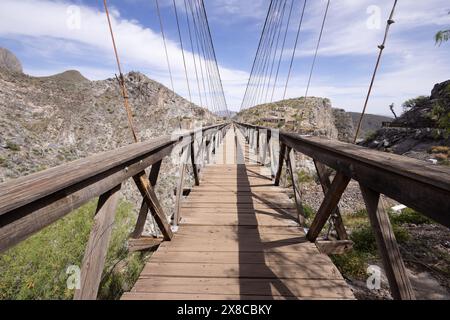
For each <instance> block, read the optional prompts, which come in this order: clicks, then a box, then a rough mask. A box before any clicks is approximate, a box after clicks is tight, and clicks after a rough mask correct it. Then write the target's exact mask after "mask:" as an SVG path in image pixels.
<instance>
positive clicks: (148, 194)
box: [133, 171, 173, 240]
mask: <svg viewBox="0 0 450 320" xmlns="http://www.w3.org/2000/svg"><path fill="white" fill-rule="evenodd" d="M133 179H134V182H135V183H136V186H137V187H138V189H139V191H140V192H141V194H142V196H143V197H144V200H145V202H147V205H148V206H149V208H150V211H151V213H152V215H153V217H154V218H155V221H156V224H157V225H158V227H159V229H160V230H161V232H162V234H163V235H164V239H165V240H171V239H172V237H173V233H172V230H171V229H170V225H169V223H168V222H167V217H166V215H165V213H164V210H163V208H162V207H161V204H160V203H159V200H158V197H157V196H156V193H155V191H154V190H153V187H152V186H151V185H150V183H149V181H148V180H147V177H146V174H145V171H142V172H141V173H139V174H137V175H136V176H134V177H133Z"/></svg>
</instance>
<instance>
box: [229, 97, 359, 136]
mask: <svg viewBox="0 0 450 320" xmlns="http://www.w3.org/2000/svg"><path fill="white" fill-rule="evenodd" d="M236 119H237V120H238V121H241V122H246V123H251V124H256V125H262V126H269V127H275V128H280V129H284V130H286V131H295V132H298V133H301V134H310V135H315V136H326V137H329V138H332V139H337V138H338V136H339V132H338V129H337V128H336V126H335V119H334V115H333V109H332V107H331V102H330V100H328V99H324V98H316V97H310V98H307V99H306V101H305V99H304V98H297V99H289V100H283V101H279V102H275V103H270V104H264V105H260V106H256V107H253V108H249V109H246V110H244V111H242V112H240V113H238V114H237V115H236ZM348 125H351V121H350V122H348ZM343 126H345V125H344V124H343Z"/></svg>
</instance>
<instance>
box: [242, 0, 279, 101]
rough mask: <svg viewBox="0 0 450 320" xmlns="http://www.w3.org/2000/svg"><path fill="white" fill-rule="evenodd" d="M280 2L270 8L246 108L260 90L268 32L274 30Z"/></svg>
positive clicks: (276, 1)
mask: <svg viewBox="0 0 450 320" xmlns="http://www.w3.org/2000/svg"><path fill="white" fill-rule="evenodd" d="M278 4H279V1H278V0H275V2H274V3H273V5H272V6H271V7H270V8H269V12H268V21H267V26H266V28H265V30H263V33H262V37H263V39H262V43H261V48H260V50H259V52H257V56H256V64H255V72H254V74H253V79H251V81H250V88H249V95H248V97H247V100H246V103H245V105H244V107H245V108H248V107H250V106H251V105H252V102H253V101H254V97H255V93H256V92H257V91H258V90H259V84H260V82H261V81H260V73H261V68H262V64H263V57H264V56H265V51H266V50H267V48H266V47H267V42H268V39H269V36H268V34H269V33H270V31H271V30H272V25H273V18H274V13H275V12H276V10H277V6H278Z"/></svg>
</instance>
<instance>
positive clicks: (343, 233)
mask: <svg viewBox="0 0 450 320" xmlns="http://www.w3.org/2000/svg"><path fill="white" fill-rule="evenodd" d="M314 165H315V167H316V171H317V176H318V177H319V180H320V184H321V186H322V191H323V194H324V195H325V194H326V193H327V192H328V189H330V186H331V181H330V176H329V175H327V173H326V167H325V166H324V165H323V164H322V163H320V162H318V161H316V160H314ZM332 214H333V215H334V219H333V220H334V227H335V228H336V233H337V235H338V238H339V239H340V240H347V239H348V235H347V230H345V226H344V222H343V221H342V216H341V212H340V210H339V206H337V207H336V209H334V212H333V213H332Z"/></svg>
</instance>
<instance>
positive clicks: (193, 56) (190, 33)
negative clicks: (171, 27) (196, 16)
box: [184, 0, 203, 106]
mask: <svg viewBox="0 0 450 320" xmlns="http://www.w3.org/2000/svg"><path fill="white" fill-rule="evenodd" d="M186 1H187V0H184V9H185V11H186V21H187V26H188V31H189V40H190V43H191V50H192V60H193V61H194V68H195V78H196V80H197V88H198V96H199V99H200V106H203V101H202V93H201V89H200V81H199V79H198V71H197V62H196V59H195V49H194V42H193V41H192V32H191V23H190V21H189V12H188V7H187V3H186Z"/></svg>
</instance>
